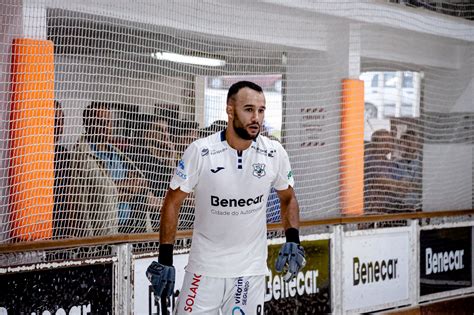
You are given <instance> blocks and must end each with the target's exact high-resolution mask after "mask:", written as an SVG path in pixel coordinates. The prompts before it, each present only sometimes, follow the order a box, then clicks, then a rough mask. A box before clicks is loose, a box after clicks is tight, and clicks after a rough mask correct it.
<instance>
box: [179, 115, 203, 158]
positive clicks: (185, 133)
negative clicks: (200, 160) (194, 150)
mask: <svg viewBox="0 0 474 315" xmlns="http://www.w3.org/2000/svg"><path fill="white" fill-rule="evenodd" d="M198 128H199V124H198V123H197V122H195V121H191V120H181V121H179V123H178V126H177V128H176V133H175V143H176V151H177V153H178V158H179V157H180V156H181V155H182V154H183V153H184V151H185V150H186V148H187V147H188V146H189V145H190V144H191V143H192V142H193V141H194V140H197V139H198V138H199V131H198Z"/></svg>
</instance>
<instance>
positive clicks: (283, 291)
mask: <svg viewBox="0 0 474 315" xmlns="http://www.w3.org/2000/svg"><path fill="white" fill-rule="evenodd" d="M302 245H303V246H304V249H305V252H306V261H307V262H306V266H305V268H304V269H303V270H301V271H300V273H299V274H298V277H296V279H294V280H293V281H291V282H290V283H288V284H285V283H284V282H283V280H282V276H281V274H277V273H276V272H275V260H276V257H277V256H278V252H279V251H280V248H281V244H279V245H269V246H268V265H269V270H270V272H271V275H269V276H267V277H266V292H264V294H265V314H282V312H283V313H284V312H285V310H291V312H293V311H294V310H297V312H296V313H297V314H302V315H304V314H308V315H309V314H315V313H330V312H331V299H330V270H329V240H318V241H303V242H302ZM188 257H189V255H188V254H185V255H175V256H174V266H175V269H176V285H175V290H174V298H173V301H172V303H171V305H170V306H169V308H168V311H169V312H171V311H172V310H173V309H174V305H176V299H177V297H178V295H179V292H180V290H181V286H182V284H183V279H184V267H185V266H186V264H187V261H188ZM153 260H156V258H140V259H136V260H135V264H134V268H135V271H134V313H135V314H136V315H152V314H158V308H159V305H157V304H156V303H155V301H154V295H153V293H152V292H151V290H150V285H149V281H148V279H147V278H146V276H145V272H146V269H147V268H148V266H149V265H150V264H151V262H152V261H153ZM160 313H161V312H160Z"/></svg>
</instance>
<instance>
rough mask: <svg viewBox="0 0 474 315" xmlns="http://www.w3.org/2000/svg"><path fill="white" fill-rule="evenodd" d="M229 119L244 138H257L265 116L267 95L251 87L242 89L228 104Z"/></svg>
mask: <svg viewBox="0 0 474 315" xmlns="http://www.w3.org/2000/svg"><path fill="white" fill-rule="evenodd" d="M227 113H228V115H229V121H231V122H232V126H233V128H234V130H235V132H236V133H237V135H238V136H239V137H240V138H242V139H244V140H253V139H255V138H256V137H257V136H258V134H259V133H260V130H261V128H262V125H263V119H264V118H265V96H264V95H263V93H259V92H257V91H255V90H252V89H250V88H243V89H241V90H240V91H239V92H238V93H237V94H236V95H234V97H233V98H232V99H231V100H230V101H229V104H228V105H227Z"/></svg>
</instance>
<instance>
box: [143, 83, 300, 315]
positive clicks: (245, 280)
mask: <svg viewBox="0 0 474 315" xmlns="http://www.w3.org/2000/svg"><path fill="white" fill-rule="evenodd" d="M226 111H227V115H228V125H227V128H226V129H225V130H224V131H222V132H218V133H215V134H213V135H210V136H209V137H207V138H203V139H199V140H196V141H194V142H193V143H192V144H191V145H190V146H189V147H188V148H187V149H186V151H185V153H184V155H183V157H182V159H181V160H180V161H179V163H178V167H177V168H176V171H175V173H174V176H173V178H172V180H171V184H170V189H169V190H168V192H167V194H166V197H165V200H164V203H163V207H162V210H161V212H162V213H161V224H160V226H161V229H160V248H159V251H160V252H159V257H158V262H154V263H153V264H152V265H150V267H149V268H148V270H147V276H148V278H149V279H150V281H151V283H152V287H153V290H154V291H155V294H157V295H158V296H161V295H162V294H163V295H164V296H169V295H171V294H172V292H173V287H174V276H175V270H174V267H172V264H173V244H174V241H175V235H176V227H177V223H178V214H179V209H180V207H181V204H182V202H183V200H184V199H185V198H186V196H187V195H188V194H189V193H190V192H192V191H194V193H195V199H196V201H195V203H196V211H195V221H194V231H193V238H192V245H191V251H190V254H189V263H188V265H187V266H186V274H185V278H184V284H183V287H182V290H181V292H180V294H179V297H178V302H177V306H176V314H218V313H219V311H221V312H222V313H223V314H239V315H240V314H263V302H264V294H265V274H266V273H267V271H268V269H267V262H266V260H267V234H266V233H267V230H266V204H267V199H268V195H269V192H270V189H271V188H272V187H273V188H275V189H276V190H277V192H278V196H279V199H280V203H281V218H282V224H283V227H284V229H285V234H286V238H287V243H285V244H284V245H283V246H282V250H281V251H280V256H279V258H278V260H277V264H276V268H277V270H279V271H281V270H283V269H285V268H286V269H287V270H286V272H287V276H286V279H287V280H288V281H289V280H291V278H292V277H294V276H295V275H296V274H297V273H298V271H299V269H300V268H301V267H302V266H303V265H304V251H303V249H302V247H301V246H300V245H299V232H298V228H299V208H298V203H297V200H296V197H295V193H294V191H293V188H292V186H293V184H294V181H293V174H292V171H291V167H290V163H289V159H288V155H287V153H286V151H285V150H284V149H283V147H282V146H281V144H280V143H279V142H278V141H273V140H270V139H268V138H266V137H263V136H261V135H259V133H260V130H261V127H262V124H263V119H264V114H265V96H264V94H263V91H262V89H261V87H259V86H258V85H256V84H254V83H252V82H248V81H241V82H238V83H236V84H234V85H233V86H231V88H230V89H229V93H228V95H227V107H226Z"/></svg>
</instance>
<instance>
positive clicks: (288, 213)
mask: <svg viewBox="0 0 474 315" xmlns="http://www.w3.org/2000/svg"><path fill="white" fill-rule="evenodd" d="M278 197H279V198H280V207H281V223H282V225H283V228H284V229H285V231H286V230H288V229H289V228H295V229H298V228H299V227H300V209H299V206H298V201H297V199H296V196H295V192H294V190H293V188H291V187H290V188H288V189H286V190H284V191H278Z"/></svg>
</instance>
